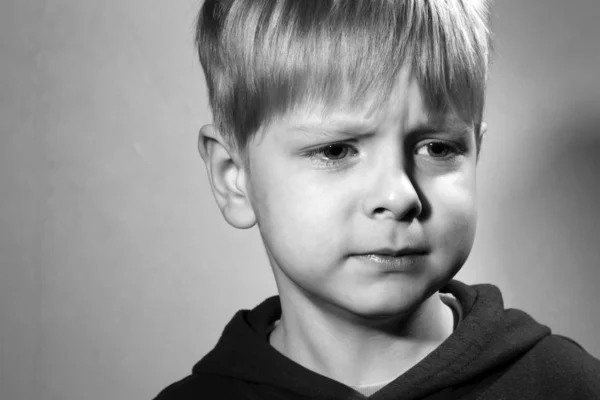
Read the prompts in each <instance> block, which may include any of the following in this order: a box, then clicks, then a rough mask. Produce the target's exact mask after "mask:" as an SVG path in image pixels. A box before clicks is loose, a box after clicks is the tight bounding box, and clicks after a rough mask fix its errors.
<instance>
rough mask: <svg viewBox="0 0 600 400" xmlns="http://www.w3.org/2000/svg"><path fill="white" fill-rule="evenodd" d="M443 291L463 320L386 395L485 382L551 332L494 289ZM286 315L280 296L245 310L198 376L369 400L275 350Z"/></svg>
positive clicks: (302, 394)
mask: <svg viewBox="0 0 600 400" xmlns="http://www.w3.org/2000/svg"><path fill="white" fill-rule="evenodd" d="M440 292H442V293H451V294H452V295H454V296H455V297H456V299H457V300H458V301H459V302H460V304H461V306H462V309H463V320H462V321H461V322H460V324H459V325H458V327H457V328H456V330H455V331H454V332H453V333H452V335H450V336H449V337H448V338H447V339H446V340H445V341H444V342H443V343H442V344H441V345H440V346H439V347H438V348H436V349H435V350H434V351H432V352H431V353H430V354H428V355H427V356H426V357H425V358H424V359H422V360H421V361H420V362H419V363H418V364H416V365H415V366H413V367H412V368H411V369H409V370H408V371H406V372H405V373H404V374H402V375H401V376H400V377H398V378H397V379H396V380H394V381H393V382H392V383H390V384H389V385H388V386H386V388H384V389H382V390H381V392H384V391H385V392H388V393H390V391H392V390H398V393H402V398H403V399H409V398H410V399H413V398H421V397H423V396H426V395H428V394H430V393H434V392H436V391H440V390H442V389H444V388H447V387H451V386H453V387H457V386H461V385H463V384H465V385H466V384H468V383H469V382H473V381H478V380H480V379H482V378H483V377H485V376H488V375H490V374H491V373H493V371H497V370H498V369H499V368H502V367H503V366H507V365H509V364H511V363H512V362H514V361H516V360H517V359H519V358H520V357H521V356H522V355H523V354H524V353H526V352H527V351H528V350H529V349H531V348H532V347H533V346H534V345H535V344H536V343H538V342H539V341H540V340H542V339H543V338H544V337H546V336H548V335H550V334H551V331H550V329H549V328H548V327H547V326H545V325H541V324H539V323H538V322H536V321H535V320H534V319H533V318H532V317H530V316H529V315H528V314H526V313H525V312H523V311H520V310H517V309H505V308H504V302H503V299H502V294H501V293H500V290H499V289H498V288H497V287H496V286H494V285H490V284H478V285H467V284H465V283H462V282H460V281H457V280H451V281H450V282H449V283H448V284H447V285H446V286H444V287H443V288H442V289H440ZM280 316H281V304H280V302H279V296H273V297H270V298H268V299H266V300H265V301H264V302H262V303H261V304H260V305H258V306H257V307H256V308H254V309H253V310H240V311H238V312H237V313H236V314H235V315H234V317H233V318H232V320H231V321H230V322H229V323H228V324H227V326H226V327H225V329H224V331H223V334H222V335H221V338H220V339H219V341H218V343H217V345H216V346H215V348H214V349H213V350H212V351H211V352H210V353H208V354H207V355H206V356H205V357H204V358H203V359H202V360H200V361H199V362H198V363H197V364H196V365H195V366H194V368H193V374H216V375H220V376H222V377H225V378H234V379H235V380H242V381H245V382H253V383H256V384H261V385H268V386H271V387H277V388H279V389H281V390H285V391H287V392H289V393H295V394H297V398H299V399H300V398H311V399H332V398H348V399H350V398H361V397H360V395H358V394H357V393H356V392H354V391H353V390H352V389H351V388H349V387H347V386H345V385H343V384H341V383H339V382H337V381H334V380H332V379H329V378H327V377H325V376H323V375H320V374H318V373H316V372H313V371H311V370H309V369H307V368H304V367H303V366H301V365H300V364H297V363H295V362H294V361H292V360H290V359H289V358H287V357H285V356H284V355H283V354H281V353H279V352H278V351H277V350H276V349H274V348H273V347H271V345H270V344H269V342H268V336H267V331H268V327H269V326H270V325H271V324H272V323H273V322H274V321H276V320H277V319H279V318H280ZM392 393H393V392H392ZM377 394H378V393H377ZM377 394H376V395H377ZM376 395H374V396H372V397H371V398H374V397H375V396H376ZM362 398H364V397H362Z"/></svg>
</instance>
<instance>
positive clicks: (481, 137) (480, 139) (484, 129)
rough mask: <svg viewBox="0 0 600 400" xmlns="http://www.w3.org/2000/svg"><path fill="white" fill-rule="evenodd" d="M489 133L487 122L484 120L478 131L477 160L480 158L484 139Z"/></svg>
mask: <svg viewBox="0 0 600 400" xmlns="http://www.w3.org/2000/svg"><path fill="white" fill-rule="evenodd" d="M486 134H487V124H486V123H485V122H482V123H481V124H480V125H479V131H478V132H477V143H478V146H477V160H479V154H480V153H481V147H482V146H483V140H484V139H485V137H486Z"/></svg>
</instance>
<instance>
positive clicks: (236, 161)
mask: <svg viewBox="0 0 600 400" xmlns="http://www.w3.org/2000/svg"><path fill="white" fill-rule="evenodd" d="M198 151H199V152H200V157H202V160H204V164H205V165H206V170H207V173H208V179H209V181H210V186H211V189H212V192H213V195H214V196H215V200H216V201H217V204H218V206H219V208H220V209H221V213H223V217H225V220H226V221H227V222H228V223H229V224H230V225H231V226H233V227H235V228H239V229H248V228H251V227H253V226H254V225H255V224H256V215H255V214H254V209H253V208H252V204H251V202H250V197H249V193H248V190H247V189H248V188H249V182H248V173H247V171H246V167H245V163H244V162H243V160H242V157H240V155H239V154H238V153H237V151H236V150H235V149H232V148H230V147H229V146H228V144H227V141H226V140H224V138H223V136H222V135H221V134H220V132H219V131H218V130H217V129H216V127H215V126H213V125H205V126H203V127H202V128H201V129H200V135H199V137H198Z"/></svg>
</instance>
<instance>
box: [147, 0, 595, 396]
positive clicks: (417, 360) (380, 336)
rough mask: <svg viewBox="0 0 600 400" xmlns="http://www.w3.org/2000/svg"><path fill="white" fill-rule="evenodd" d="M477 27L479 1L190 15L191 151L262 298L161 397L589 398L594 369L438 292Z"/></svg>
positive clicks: (452, 288)
mask: <svg viewBox="0 0 600 400" xmlns="http://www.w3.org/2000/svg"><path fill="white" fill-rule="evenodd" d="M487 25H488V11H487V8H486V4H485V3H484V2H483V1H482V0H472V1H467V0H445V1H441V0H438V1H436V0H429V1H428V0H221V1H219V0H207V1H206V2H205V3H204V4H203V6H202V10H201V12H200V15H199V20H198V32H197V43H198V49H199V54H200V60H201V62H202V66H203V68H204V71H205V73H206V77H207V84H208V89H209V95H210V100H211V106H212V110H213V113H214V119H215V123H214V125H208V126H204V127H203V128H202V129H201V132H200V140H199V150H200V154H201V156H202V159H203V160H204V162H205V163H206V167H207V170H208V175H209V179H210V182H211V186H212V190H213V193H214V196H215V199H216V201H217V203H218V205H219V207H220V209H221V211H222V213H223V216H224V217H225V219H226V220H227V221H228V223H229V224H231V225H232V226H234V227H236V228H240V229H246V228H250V227H252V226H254V225H258V228H259V230H260V233H261V236H262V238H263V242H264V245H265V249H266V251H267V254H268V258H269V261H270V264H271V268H272V269H273V273H274V275H275V280H276V284H277V288H278V292H279V296H274V297H271V298H269V299H267V300H265V301H264V302H263V303H262V304H260V305H259V306H257V307H256V308H254V309H253V310H251V311H248V310H241V311H239V312H238V313H237V314H236V315H235V316H234V317H233V319H232V320H231V322H230V323H229V324H228V325H227V327H226V328H225V330H224V332H223V335H222V337H221V339H220V340H219V342H218V344H217V345H216V347H215V349H214V350H213V351H211V352H210V353H209V354H208V355H206V356H205V357H204V358H203V359H202V360H201V361H200V362H199V363H198V364H197V365H196V366H195V367H194V369H193V373H192V375H190V376H189V377H187V378H185V379H184V380H182V381H180V382H177V383H175V384H173V385H171V386H169V387H168V388H166V389H165V390H164V391H163V392H162V393H161V394H160V395H159V396H158V398H159V399H196V398H202V399H357V400H358V399H364V398H366V397H369V398H371V399H375V400H376V399H429V400H432V399H475V398H477V399H566V398H569V399H591V398H600V361H598V360H596V359H595V358H593V357H592V356H590V355H589V354H588V353H586V352H585V351H584V350H583V349H582V348H581V347H580V346H579V345H577V344H576V343H575V342H573V341H571V340H569V339H567V338H564V337H560V336H558V335H552V334H551V332H550V329H549V328H548V327H546V326H544V325H540V324H538V323H537V322H536V321H534V320H533V319H532V318H531V317H530V316H528V315H527V314H526V313H524V312H522V311H519V310H514V309H508V310H507V309H504V307H503V303H502V296H501V294H500V292H499V290H498V289H497V288H496V287H495V286H492V285H473V286H469V285H466V284H464V283H461V282H459V281H456V280H453V279H452V278H453V277H454V275H455V274H456V273H457V272H458V271H459V270H460V268H461V266H462V265H463V264H464V262H465V260H466V258H467V256H468V254H469V252H470V249H471V246H472V243H473V238H474V233H475V222H476V212H475V167H476V163H477V157H478V154H479V148H480V144H481V138H482V136H483V134H484V132H485V125H484V124H483V123H482V111H483V102H484V89H485V82H486V78H487V67H488V52H489V32H488V26H487Z"/></svg>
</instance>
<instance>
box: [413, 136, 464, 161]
mask: <svg viewBox="0 0 600 400" xmlns="http://www.w3.org/2000/svg"><path fill="white" fill-rule="evenodd" d="M416 153H417V154H418V155H421V156H428V157H431V158H435V159H442V160H443V159H449V158H452V157H456V156H458V155H460V154H463V153H464V150H463V149H462V148H460V147H459V146H458V145H455V144H452V143H447V142H442V141H432V142H428V143H425V144H424V145H423V146H420V147H419V148H417V151H416Z"/></svg>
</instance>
